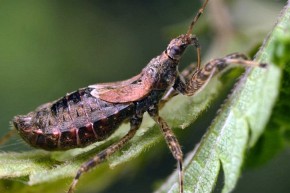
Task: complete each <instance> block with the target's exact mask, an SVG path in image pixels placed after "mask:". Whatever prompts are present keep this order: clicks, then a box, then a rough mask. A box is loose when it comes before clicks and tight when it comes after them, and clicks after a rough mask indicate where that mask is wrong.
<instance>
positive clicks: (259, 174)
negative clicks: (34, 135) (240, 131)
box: [0, 0, 290, 193]
mask: <svg viewBox="0 0 290 193" xmlns="http://www.w3.org/2000/svg"><path fill="white" fill-rule="evenodd" d="M215 1H216V2H215V3H216V4H214V1H212V2H211V1H210V4H209V7H208V8H207V10H206V11H205V14H204V15H203V16H202V18H201V20H200V21H199V23H198V24H197V25H196V27H195V30H194V33H195V34H197V36H198V37H199V39H200V43H201V46H202V54H203V57H204V58H214V57H216V56H222V55H223V54H225V53H230V52H234V51H239V52H245V53H249V52H250V51H251V50H252V49H254V48H255V47H256V46H257V45H258V44H259V43H261V42H262V41H263V39H264V37H266V34H267V33H269V32H270V31H271V29H272V27H273V25H274V23H275V21H276V19H277V16H278V14H279V11H280V10H281V9H282V7H283V5H284V4H285V2H286V1H285V0H284V1H273V0H245V1H238V0H232V1H221V0H215ZM199 6H200V1H193V0H186V1H177V0H171V1H168V0H167V1H166V0H158V1H126V0H125V1H108V0H107V1H105V0H97V1H68V0H66V1H57V0H26V1H21V0H14V1H9V0H0V93H1V94H0V101H1V105H0V107H1V108H0V123H1V124H0V125H1V128H0V136H2V135H4V134H5V133H6V132H7V131H8V130H9V127H10V126H9V121H10V120H11V118H12V117H13V116H14V115H17V114H26V113H28V112H29V111H32V110H34V109H35V108H36V107H37V106H38V105H40V104H43V103H46V102H48V101H53V100H55V99H57V98H59V97H61V96H63V95H65V94H66V93H68V92H71V91H73V90H76V89H78V88H81V87H85V86H87V85H90V84H93V83H97V82H108V81H117V80H122V79H127V78H129V77H132V76H134V75H136V74H137V73H139V72H140V70H141V69H142V68H143V67H144V66H145V65H146V64H147V63H148V61H149V60H150V59H151V58H152V57H154V56H156V55H158V54H159V53H161V52H162V51H163V50H164V49H165V48H166V45H167V43H168V42H169V41H170V39H171V38H173V37H175V36H177V35H179V34H181V33H185V31H186V29H187V27H188V24H189V22H190V20H191V19H192V17H193V15H194V14H195V12H196V11H197V9H198V8H199ZM219 6H221V8H224V9H225V10H226V11H224V10H223V9H220V7H219ZM219 11H220V12H219ZM222 13H226V14H229V16H230V17H226V20H222V19H223V17H222V16H221V15H216V14H222ZM219 18H221V19H220V20H218V19H219ZM220 21H222V22H220ZM219 22H220V23H219ZM228 24H229V25H228ZM222 32H224V33H222ZM222 40H224V41H222ZM194 60H195V53H194V50H193V49H191V50H189V51H188V52H187V54H186V56H185V58H184V60H183V61H182V63H183V64H182V65H181V68H182V67H184V66H185V64H188V63H190V62H191V61H194ZM224 97H225V94H223V95H222V96H221V97H220V99H219V100H217V103H216V104H214V105H213V107H211V108H210V109H209V110H208V112H205V113H204V114H203V118H200V119H199V120H198V121H197V123H196V124H195V125H194V126H193V127H194V128H195V131H194V128H193V129H191V130H190V129H188V130H187V131H185V132H183V131H181V132H179V131H178V132H177V133H178V136H179V137H180V138H181V139H180V142H181V144H183V146H184V149H188V150H190V149H192V148H193V147H194V145H195V144H196V143H197V142H198V141H199V140H200V137H201V136H202V133H203V132H204V131H205V129H206V128H207V127H208V125H209V123H210V121H211V120H212V119H213V117H214V115H215V112H216V109H217V108H218V106H219V105H218V104H219V102H221V101H222V100H223V99H224ZM211 110H212V111H211ZM196 128H199V129H196ZM189 135H190V136H192V138H190V139H188V136H189ZM186 136H187V137H186ZM158 146H160V148H157V149H156V150H155V149H154V148H153V149H150V152H151V154H150V152H149V151H148V152H146V153H144V154H149V155H145V156H146V158H144V160H146V161H144V163H142V168H138V169H136V168H135V169H134V170H132V169H128V167H127V169H126V167H125V166H124V167H125V169H124V170H122V172H121V174H120V176H119V177H118V179H117V180H115V181H114V182H113V183H112V184H110V185H108V187H103V188H101V189H102V190H100V191H101V192H136V191H137V190H138V192H151V191H152V189H154V187H155V186H157V184H158V183H156V181H157V182H160V183H162V180H164V179H165V177H166V176H168V175H169V174H170V173H171V172H172V171H173V168H174V167H175V165H174V164H175V161H174V160H173V159H172V158H171V155H170V153H169V151H168V150H167V149H166V147H165V144H160V145H158ZM27 149H32V148H30V147H28V146H27V145H25V144H24V143H23V142H21V140H19V138H17V137H14V138H13V140H12V141H11V142H10V143H8V144H7V145H4V146H3V147H0V151H8V150H13V151H23V150H27ZM289 158H290V151H289V150H285V151H283V152H282V153H280V154H279V155H278V156H277V157H276V158H273V159H272V160H270V161H269V162H267V163H266V164H265V165H263V166H261V167H259V168H255V169H251V170H246V171H245V173H244V174H243V175H242V177H241V180H240V181H239V184H238V186H237V188H236V190H235V191H234V192H236V193H239V192H287V190H288V191H289V188H290V183H289V179H290V173H289V172H287V171H290V164H289ZM133 162H134V160H131V162H129V163H128V164H129V165H130V164H132V165H134V164H133ZM108 172H110V171H108ZM128 173H130V174H128ZM68 182H69V180H68V181H66V183H67V184H68ZM84 191H85V190H84ZM86 191H87V192H94V191H93V188H89V190H86ZM216 191H217V192H219V191H220V189H219V188H217V190H216ZM7 192H9V188H8V189H7Z"/></svg>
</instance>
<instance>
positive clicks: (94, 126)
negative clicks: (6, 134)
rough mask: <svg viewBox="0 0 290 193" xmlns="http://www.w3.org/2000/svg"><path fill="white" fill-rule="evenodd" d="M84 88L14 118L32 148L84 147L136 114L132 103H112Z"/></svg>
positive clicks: (14, 122) (110, 132) (100, 138)
mask: <svg viewBox="0 0 290 193" xmlns="http://www.w3.org/2000/svg"><path fill="white" fill-rule="evenodd" d="M91 90H92V89H91V88H85V89H81V90H79V91H76V92H73V93H70V94H68V95H67V96H65V97H63V98H61V99H59V100H57V101H55V102H53V103H48V104H45V105H42V106H40V107H38V108H37V109H36V110H35V111H34V112H31V113H29V114H28V115H20V116H15V117H14V119H13V125H14V127H15V128H16V129H17V130H18V132H19V134H20V135H21V136H22V138H23V139H24V140H25V141H26V142H27V143H29V144H30V145H32V146H34V147H37V148H42V149H45V150H66V149H71V148H76V147H84V146H87V145H89V144H91V143H94V142H96V141H101V140H104V139H106V138H107V137H109V136H110V135H111V134H112V133H113V132H114V131H115V130H116V128H118V126H119V125H120V124H121V123H122V122H123V121H125V120H126V119H128V118H130V117H131V116H132V115H133V114H134V112H135V111H134V109H135V105H134V104H133V103H125V104H124V103H122V104H113V103H108V102H105V101H103V100H100V99H98V98H95V97H93V96H92V95H91V94H90V92H91Z"/></svg>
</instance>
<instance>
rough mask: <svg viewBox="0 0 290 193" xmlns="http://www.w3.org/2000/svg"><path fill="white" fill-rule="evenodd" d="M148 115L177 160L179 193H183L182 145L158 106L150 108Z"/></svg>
mask: <svg viewBox="0 0 290 193" xmlns="http://www.w3.org/2000/svg"><path fill="white" fill-rule="evenodd" d="M148 113H149V115H150V116H151V117H152V118H153V119H154V121H155V122H156V123H157V124H158V125H159V127H160V129H161V131H162V134H163V135H164V138H165V141H166V143H167V145H168V147H169V149H170V151H171V153H172V155H173V157H174V158H175V159H176V160H177V164H178V171H179V193H183V168H182V160H183V153H182V150H181V147H180V144H179V142H178V140H177V138H176V137H175V135H174V133H173V131H172V130H171V129H170V127H169V126H168V124H167V123H166V122H165V121H164V120H163V119H162V118H161V117H160V116H159V115H158V107H157V106H154V107H152V108H150V109H149V110H148Z"/></svg>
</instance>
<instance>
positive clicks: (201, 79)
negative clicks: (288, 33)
mask: <svg viewBox="0 0 290 193" xmlns="http://www.w3.org/2000/svg"><path fill="white" fill-rule="evenodd" d="M233 64H235V65H242V66H244V67H257V66H258V67H266V64H264V63H258V62H255V61H251V60H248V58H247V57H246V56H245V55H244V54H240V53H233V54H230V55H227V56H225V57H224V58H219V59H214V60H212V61H210V62H208V63H207V64H206V65H205V66H204V67H203V68H202V69H200V70H198V69H197V71H196V72H194V73H193V75H192V77H191V78H189V79H188V80H187V81H186V82H185V83H184V82H183V81H182V80H181V79H180V78H178V79H177V80H176V82H175V85H174V86H173V87H174V89H175V90H177V91H178V92H180V93H182V94H185V95H189V96H191V95H193V94H196V93H197V92H198V91H200V90H202V88H203V87H204V86H205V85H206V84H207V83H208V81H209V80H210V79H211V78H212V76H213V75H215V74H216V73H218V72H220V71H222V70H224V69H226V68H229V67H234V65H233Z"/></svg>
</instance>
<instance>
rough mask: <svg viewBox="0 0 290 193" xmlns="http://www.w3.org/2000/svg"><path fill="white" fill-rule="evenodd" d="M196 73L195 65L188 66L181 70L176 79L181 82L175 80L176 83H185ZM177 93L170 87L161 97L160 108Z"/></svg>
mask: <svg viewBox="0 0 290 193" xmlns="http://www.w3.org/2000/svg"><path fill="white" fill-rule="evenodd" d="M196 72H197V67H196V64H195V63H192V64H190V65H188V66H187V67H186V68H185V69H183V70H182V72H181V74H180V76H179V77H177V79H181V80H177V81H176V82H179V81H182V82H185V81H187V80H188V79H189V78H190V77H191V76H193V74H194V73H196ZM178 93H179V92H177V91H176V90H175V89H174V88H173V87H171V88H170V89H169V90H168V91H167V92H166V94H165V95H164V96H163V98H162V100H161V103H162V104H161V106H162V105H164V103H165V102H166V101H168V100H169V99H171V98H172V97H174V96H176V95H178Z"/></svg>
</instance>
